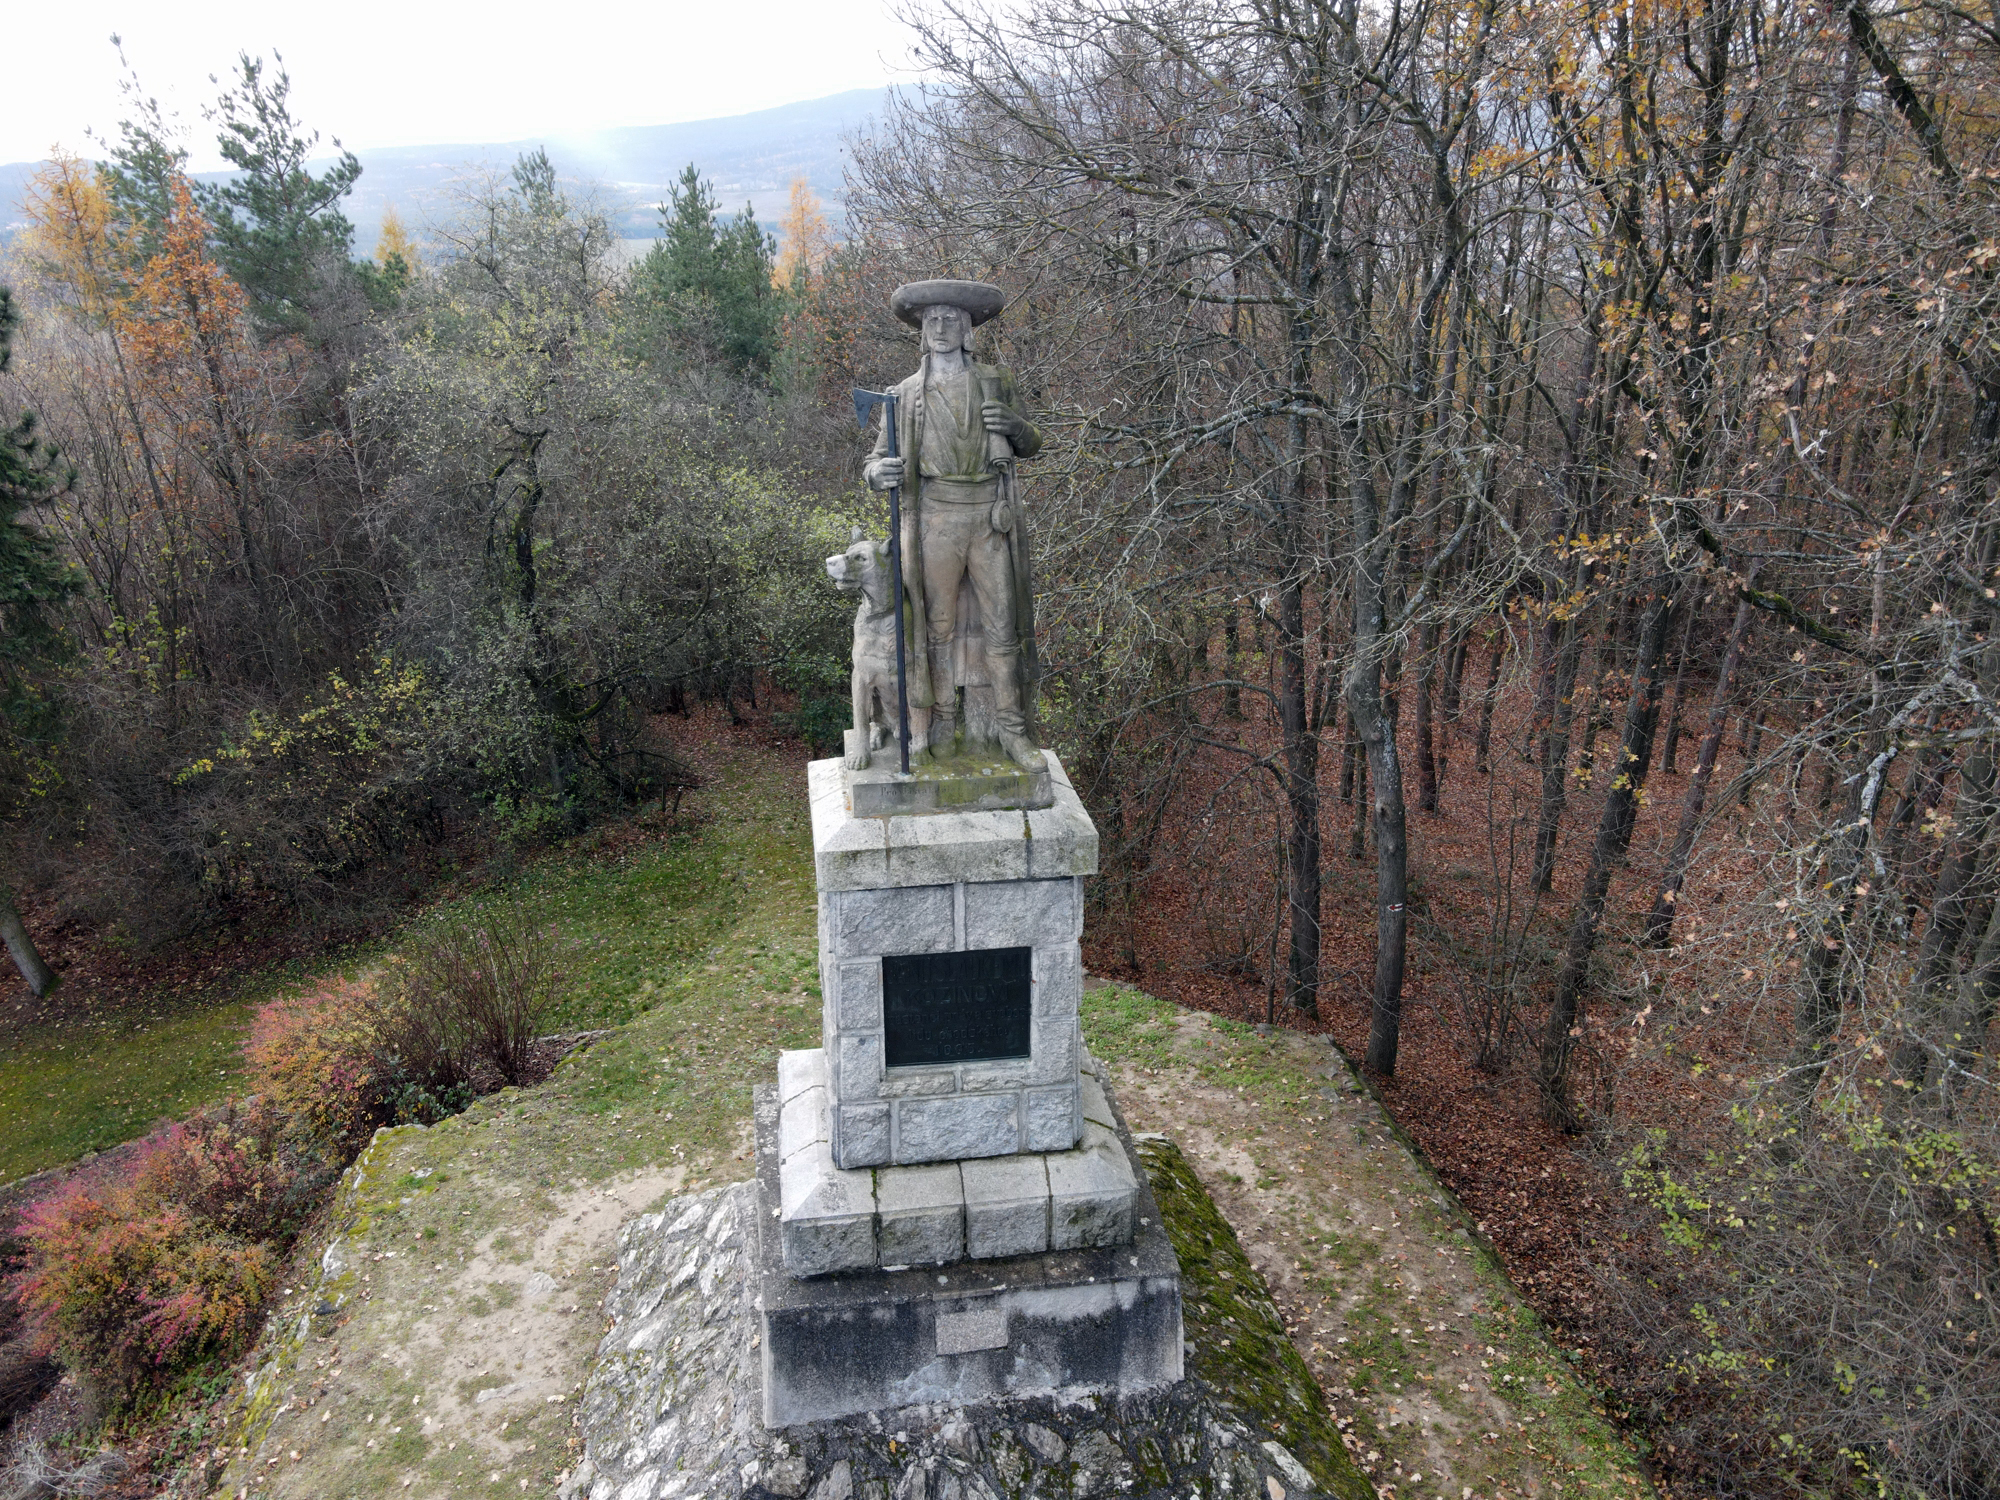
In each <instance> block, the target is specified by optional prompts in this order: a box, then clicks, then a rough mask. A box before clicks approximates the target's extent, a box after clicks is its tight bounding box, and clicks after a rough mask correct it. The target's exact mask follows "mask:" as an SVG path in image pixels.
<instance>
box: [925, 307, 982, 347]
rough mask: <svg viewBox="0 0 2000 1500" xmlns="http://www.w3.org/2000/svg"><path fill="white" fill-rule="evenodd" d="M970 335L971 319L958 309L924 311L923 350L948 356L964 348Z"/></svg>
mask: <svg viewBox="0 0 2000 1500" xmlns="http://www.w3.org/2000/svg"><path fill="white" fill-rule="evenodd" d="M971 335H972V319H970V318H968V317H967V316H966V315H965V309H963V308H960V307H942V306H940V307H927V308H925V309H924V348H925V349H926V350H928V351H929V352H930V353H932V354H950V353H953V352H954V351H956V350H959V349H963V348H964V347H965V341H966V340H967V339H968V338H970V337H971Z"/></svg>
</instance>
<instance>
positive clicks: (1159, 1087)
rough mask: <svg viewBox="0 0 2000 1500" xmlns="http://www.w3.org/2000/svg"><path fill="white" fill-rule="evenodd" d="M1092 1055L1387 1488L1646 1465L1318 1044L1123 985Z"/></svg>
mask: <svg viewBox="0 0 2000 1500" xmlns="http://www.w3.org/2000/svg"><path fill="white" fill-rule="evenodd" d="M1085 1008H1086V1030H1087V1032H1088V1033H1089V1036H1090V1042H1091V1048H1092V1051H1093V1052H1095V1053H1096V1054H1097V1055H1098V1056H1099V1057H1100V1058H1101V1059H1102V1060H1104V1061H1105V1062H1106V1063H1108V1064H1109V1065H1110V1067H1111V1071H1112V1076H1113V1079H1114V1081H1115V1084H1116V1088H1117V1097H1118V1100H1119V1105H1120V1107H1121V1108H1122V1109H1123V1110H1124V1112H1125V1116H1126V1119H1127V1120H1128V1122H1129V1123H1130V1124H1131V1125H1132V1127H1133V1128H1134V1129H1135V1130H1157V1131H1161V1132H1163V1133H1165V1134H1168V1135H1171V1136H1173V1137H1174V1139H1176V1140H1177V1141H1179V1142H1180V1144H1181V1147H1182V1149H1183V1150H1184V1151H1185V1152H1186V1153H1187V1155H1188V1156H1189V1158H1190V1159H1191V1160H1192V1161H1193V1162H1194V1164H1195V1167H1196V1170H1197V1171H1198V1172H1199V1173H1200V1174H1201V1177H1202V1179H1203V1182H1204V1185H1205V1186H1207V1188H1208V1189H1209V1191H1210V1193H1211V1194H1212V1195H1213V1196H1214V1198H1215V1200H1216V1202H1217V1203H1218V1205H1220V1207H1221V1208H1222V1211H1223V1213H1224V1214H1225V1215H1226V1216H1227V1217H1228V1219H1229V1221H1230V1223H1231V1224H1232V1225H1233V1226H1234V1227H1235V1229H1236V1232H1237V1234H1238V1235H1239V1236H1240V1237H1241V1239H1242V1241H1243V1244H1244V1247H1245V1249H1246V1250H1247V1252H1248V1253H1249V1255H1250V1258H1251V1260H1252V1261H1253V1262H1254V1263H1255V1264H1256V1266H1257V1268H1258V1270H1259V1271H1260V1272H1261V1273H1262V1274H1263V1276H1264V1278H1265V1280H1266V1281H1267V1282H1268V1283H1269V1284H1270V1286H1271V1290H1272V1293H1273V1295H1274V1296H1275V1298H1276V1300H1277V1303H1278V1306H1279V1308H1280V1310H1281V1311H1282V1312H1283V1313H1284V1315H1285V1318H1286V1321H1287V1323H1288V1324H1289V1325H1290V1327H1291V1330H1292V1337H1293V1340H1294V1342H1295V1343H1296V1344H1297V1345H1298V1347H1299V1349H1300V1351H1301V1352H1302V1353H1304V1354H1305V1356H1306V1358H1307V1361H1308V1363H1309V1364H1310V1365H1311V1366H1312V1369H1313V1372H1314V1373H1315V1375H1317V1376H1318V1378H1319V1380H1320V1383H1321V1385H1322V1387H1323V1388H1324V1389H1325V1390H1326V1392H1327V1395H1328V1398H1329V1400H1330V1401H1331V1403H1332V1404H1333V1406H1334V1408H1335V1411H1336V1414H1337V1416H1338V1418H1339V1420H1340V1422H1341V1425H1342V1430H1343V1432H1344V1433H1346V1434H1347V1435H1348V1437H1349V1438H1350V1447H1351V1448H1352V1449H1353V1451H1354V1452H1355V1454H1356V1456H1357V1457H1358V1458H1359V1459H1360V1460H1361V1461H1362V1463H1363V1466H1364V1468H1366V1469H1368V1470H1369V1471H1370V1473H1371V1475H1372V1477H1373V1478H1374V1479H1375V1481H1376V1483H1377V1485H1378V1486H1379V1487H1380V1488H1381V1490H1382V1491H1383V1493H1385V1494H1387V1493H1390V1492H1392V1491H1393V1492H1394V1493H1395V1494H1397V1495H1399V1496H1405V1497H1411V1496H1418V1495H1423V1496H1437V1497H1441V1500H1466V1497H1468V1496H1472V1497H1482V1500H1484V1497H1491V1500H1498V1497H1501V1496H1505V1495H1520V1496H1531V1497H1539V1496H1563V1497H1576V1496H1612V1495H1634V1494H1638V1493H1641V1492H1642V1491H1644V1490H1646V1489H1647V1488H1648V1487H1647V1485H1646V1482H1645V1480H1644V1477H1643V1475H1642V1472H1641V1469H1640V1466H1639V1464H1638V1462H1637V1460H1636V1458H1635V1457H1634V1455H1633V1454H1632V1452H1631V1450H1630V1449H1629V1448H1628V1447H1627V1446H1626V1444H1625V1443H1624V1441H1623V1440H1622V1438H1621V1437H1620V1436H1619V1434H1618V1433H1617V1431H1616V1429H1615V1428H1614V1427H1613V1426H1612V1425H1611V1424H1610V1422H1609V1421H1608V1420H1607V1419H1606V1418H1605V1417H1604V1415H1603V1413H1602V1411H1601V1409H1600V1408H1599V1407H1598V1406H1597V1404H1596V1402H1595V1398H1594V1395H1593V1393H1592V1392H1591V1391H1590V1389H1589V1388H1588V1387H1587V1386H1585V1385H1583V1384H1582V1383H1581V1382H1580V1381H1579V1380H1578V1379H1577V1378H1576V1375H1575V1373H1574V1371H1573V1369H1572V1367H1571V1365H1570V1363H1569V1362H1568V1360H1567V1358H1566V1357H1565V1356H1564V1355H1563V1353H1562V1352H1561V1351H1560V1350H1559V1349H1558V1348H1557V1347H1556V1346H1555V1345H1554V1344H1553V1343H1552V1342H1550V1340H1549V1339H1548V1338H1547V1337H1546V1335H1545V1334H1544V1332H1543V1330H1542V1327H1541V1324H1540V1322H1539V1320H1538V1319H1537V1318H1536V1317H1535V1315H1534V1314H1533V1313H1532V1312H1531V1311H1529V1310H1528V1309H1527V1308H1526V1307H1525V1306H1524V1305H1523V1304H1522V1302H1521V1300H1520V1296H1519V1294H1518V1292H1517V1291H1516V1290H1515V1289H1514V1288H1513V1287H1512V1286H1511V1285H1510V1284H1509V1283H1508V1282H1507V1280H1506V1278H1505V1277H1504V1276H1503V1275H1502V1274H1501V1273H1500V1271H1499V1269H1498V1267H1497V1264H1496V1263H1495V1261H1494V1259H1493V1256H1492V1253H1491V1251H1490V1250H1489V1249H1487V1248H1486V1247H1485V1246H1484V1245H1483V1243H1481V1242H1480V1241H1479V1240H1478V1238H1477V1236H1476V1235H1475V1234H1473V1233H1472V1232H1470V1231H1469V1230H1468V1228H1467V1226H1466V1224H1465V1222H1464V1216H1463V1213H1462V1211H1461V1210H1459V1209H1458V1208H1457V1206H1456V1205H1455V1204H1454V1203H1453V1202H1452V1201H1451V1199H1450V1198H1449V1196H1448V1195H1447V1194H1446V1193H1445V1192H1444V1190H1443V1189H1442V1188H1441V1187H1440V1186H1439V1185H1438V1184H1437V1182H1436V1180H1435V1179H1434V1178H1433V1177H1432V1176H1431V1174H1430V1173H1429V1171H1428V1170H1427V1169H1426V1168H1425V1167H1424V1165H1423V1164H1422V1163H1421V1162H1420V1161H1419V1159H1418V1158H1417V1157H1416V1156H1415V1155H1414V1153H1413V1152H1412V1151H1411V1150H1410V1148H1409V1147H1408V1146H1407V1145H1406V1144H1405V1143H1404V1141H1403V1139H1402V1138H1401V1137H1399V1136H1398V1135H1397V1134H1396V1133H1395V1131H1394V1130H1393V1129H1392V1128H1391V1127H1390V1125H1389V1123H1388V1121H1387V1119H1386V1118H1385V1117H1384V1115H1383V1114H1382V1111H1381V1108H1380V1106H1379V1105H1378V1104H1377V1103H1376V1101H1375V1099H1374V1097H1373V1096H1372V1095H1370V1094H1369V1093H1368V1092H1367V1091H1366V1090H1365V1089H1364V1088H1363V1087H1362V1086H1361V1085H1360V1084H1359V1083H1358V1082H1356V1081H1355V1079H1354V1076H1353V1075H1352V1073H1351V1072H1350V1071H1349V1069H1348V1067H1347V1064H1346V1063H1345V1061H1344V1060H1343V1059H1342V1057H1341V1056H1340V1054H1339V1053H1338V1052H1337V1051H1335V1050H1334V1049H1333V1047H1331V1046H1330V1045H1329V1044H1328V1043H1327V1041H1326V1040H1325V1039H1324V1038H1319V1037H1306V1036H1301V1035H1298V1034H1296V1033H1291V1032H1282V1031H1281V1032H1277V1033H1275V1034H1272V1035H1268V1036H1265V1035H1259V1034H1258V1033H1257V1032H1256V1031H1255V1030H1253V1029H1252V1028H1250V1027H1248V1026H1244V1025H1241V1024H1240V1023H1237V1022H1233V1021H1227V1020H1219V1019H1217V1018H1215V1017H1211V1016H1209V1015H1206V1014H1204V1013H1203V1012H1200V1011H1191V1010H1183V1009H1180V1008H1179V1007H1176V1006H1172V1005H1169V1004H1167V1003H1166V1002H1163V1001H1159V1000H1155V999H1153V998H1151V997H1149V996H1145V995H1141V994H1139V993H1138V992H1136V991H1133V990H1130V989H1127V988H1124V987H1122V986H1115V985H1102V984H1095V983H1094V984H1093V985H1092V990H1091V994H1090V996H1089V998H1088V999H1087V1000H1086V1006H1085Z"/></svg>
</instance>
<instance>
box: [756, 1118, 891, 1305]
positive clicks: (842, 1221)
mask: <svg viewBox="0 0 2000 1500" xmlns="http://www.w3.org/2000/svg"><path fill="white" fill-rule="evenodd" d="M778 1178H779V1184H780V1187H779V1200H780V1215H781V1217H780V1224H781V1232H782V1237H783V1243H784V1261H785V1266H786V1269H788V1270H789V1271H790V1272H791V1273H792V1274H793V1275H794V1276H824V1275H826V1274H828V1273H830V1272H833V1271H845V1270H851V1269H853V1268H855V1267H858V1266H872V1265H874V1264H875V1263H876V1260H875V1256H876V1250H875V1183H874V1174H873V1173H872V1172H843V1171H841V1170H840V1169H839V1168H837V1167H835V1166H834V1164H833V1153H832V1152H831V1151H829V1150H828V1149H827V1147H826V1146H825V1145H824V1144H815V1145H811V1146H807V1147H806V1148H805V1149H803V1150H801V1151H800V1152H798V1154H796V1155H795V1156H793V1157H792V1158H791V1159H790V1160H789V1161H786V1162H784V1163H782V1164H781V1165H780V1166H779V1168H778Z"/></svg>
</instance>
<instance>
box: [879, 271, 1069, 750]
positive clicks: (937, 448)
mask: <svg viewBox="0 0 2000 1500" xmlns="http://www.w3.org/2000/svg"><path fill="white" fill-rule="evenodd" d="M1005 300H1006V299H1005V297H1004V295H1003V294H1002V293H1001V291H1000V289H999V288H998V287H996V286H989V285H987V284H986V283H985V282H982V281H915V282H910V283H908V284H907V285H904V286H900V287H897V288H896V291H895V294H894V295H893V296H892V297H891V298H890V299H889V306H890V308H891V310H892V311H894V313H895V314H896V316H897V317H898V318H900V319H902V320H903V321H904V322H905V323H908V324H910V325H911V326H912V327H914V328H916V329H918V330H919V331H920V332H921V333H922V335H923V351H924V352H923V362H922V363H921V364H920V365H919V366H918V368H917V371H916V373H915V374H913V375H911V376H910V377H909V378H908V379H906V380H904V381H903V382H902V383H901V384H899V385H898V386H897V387H896V425H897V429H898V431H897V452H898V454H899V456H898V457H895V458H891V457H889V456H888V454H889V434H888V430H887V427H886V424H885V425H884V427H883V429H882V430H881V431H880V433H879V434H878V435H877V438H876V441H875V451H874V453H873V455H872V456H871V457H870V458H869V460H868V464H867V467H866V469H865V470H864V471H863V472H864V473H865V474H866V476H867V479H868V483H869V484H870V486H872V487H873V488H875V489H878V490H886V489H888V488H889V487H890V486H891V485H898V484H899V485H901V486H902V487H903V577H904V581H905V587H906V588H907V589H908V591H909V594H910V600H911V604H912V607H913V609H914V612H915V614H916V617H917V618H918V619H919V620H922V621H923V622H924V633H925V637H926V639H927V641H928V646H929V649H928V651H927V652H919V653H918V659H917V661H916V662H915V663H913V664H912V670H911V673H910V709H911V713H910V721H911V724H910V728H911V739H912V741H913V742H914V743H915V744H916V745H917V746H918V747H920V748H923V747H927V748H929V749H930V750H931V751H932V752H933V753H935V754H946V753H949V752H950V751H951V750H952V749H953V748H954V747H955V746H956V744H957V742H958V735H959V728H960V726H959V723H958V695H959V689H961V688H968V687H977V686H980V685H982V684H985V685H990V686H991V688H992V692H993V703H992V728H993V733H994V737H995V738H997V739H998V741H999V744H1000V748H1001V749H1002V750H1003V751H1005V752H1006V754H1007V757H1008V758H1009V759H1010V760H1012V761H1013V762H1014V763H1015V764H1017V765H1019V766H1021V767H1023V768H1025V769H1027V770H1031V771H1035V770H1040V769H1041V767H1042V764H1043V757H1042V753H1041V751H1040V750H1038V749H1036V748H1035V736H1034V721H1033V713H1034V690H1035V681H1036V677H1037V675H1038V673H1037V664H1036V660H1035V617H1034V597H1033V594H1032V592H1031V590H1030V585H1029V575H1028V538H1027V527H1026V525H1025V522H1024V517H1023V515H1022V511H1021V503H1020V499H1019V496H1018V494H1017V493H1016V490H1015V486H1014V460H1015V459H1017V458H1031V457H1033V456H1034V455H1035V454H1036V453H1038V452H1039V451H1040V450H1041V446H1042V439H1041V435H1040V434H1039V433H1037V432H1036V431H1035V429H1034V426H1033V424H1032V423H1030V422H1029V421H1028V419H1027V418H1026V417H1025V416H1023V415H1022V414H1021V410H1020V405H1019V401H1018V399H1017V397H1016V395H1015V391H1014V375H1013V372H1012V371H1010V370H1007V369H1005V368H1003V367H1002V366H999V365H985V364H980V363H978V362H977V361H976V360H974V359H973V358H972V355H971V353H970V352H969V351H970V350H971V347H972V330H973V329H974V328H975V327H976V326H977V325H979V324H981V323H984V322H985V321H986V320H987V319H988V318H991V317H992V316H993V315H994V314H996V313H998V312H999V311H1000V309H1001V307H1002V305H1003V304H1004V302H1005Z"/></svg>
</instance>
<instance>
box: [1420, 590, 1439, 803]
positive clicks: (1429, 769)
mask: <svg viewBox="0 0 2000 1500" xmlns="http://www.w3.org/2000/svg"><path fill="white" fill-rule="evenodd" d="M1436 654H1437V626H1436V625H1435V624H1429V625H1425V626H1424V628H1423V630H1422V632H1421V633H1420V634H1419V637H1418V643H1417V722H1416V730H1417V811H1419V812H1430V813H1434V812H1436V811H1437V810H1438V783H1437V756H1436V754H1435V746H1434V745H1433V743H1432V736H1431V680H1432V677H1433V675H1434V674H1433V665H1432V664H1433V658H1434V657H1435V656H1436Z"/></svg>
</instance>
